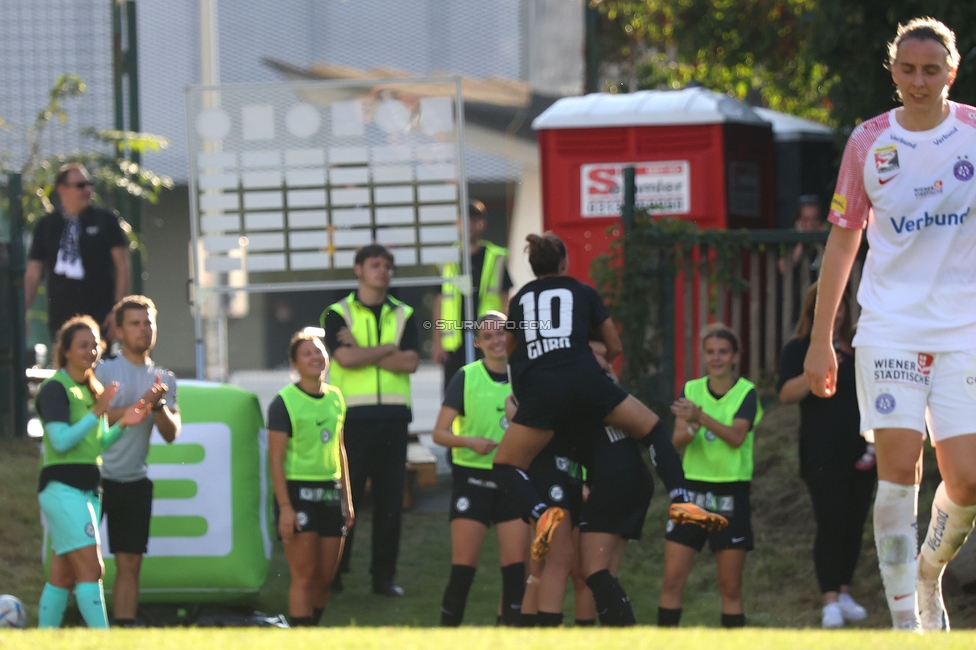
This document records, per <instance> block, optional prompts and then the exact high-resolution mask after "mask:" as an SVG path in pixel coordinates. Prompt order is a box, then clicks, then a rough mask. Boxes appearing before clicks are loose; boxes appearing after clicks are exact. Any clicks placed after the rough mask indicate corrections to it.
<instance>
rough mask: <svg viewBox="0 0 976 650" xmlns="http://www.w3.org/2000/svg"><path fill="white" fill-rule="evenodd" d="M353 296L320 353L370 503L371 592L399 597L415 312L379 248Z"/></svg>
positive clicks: (326, 316) (360, 262) (360, 257)
mask: <svg viewBox="0 0 976 650" xmlns="http://www.w3.org/2000/svg"><path fill="white" fill-rule="evenodd" d="M354 261H355V264H354V267H353V268H354V270H355V272H356V277H357V278H358V279H359V287H358V288H357V289H356V291H354V292H352V293H350V294H349V295H348V296H346V297H345V298H343V299H342V300H340V301H339V302H337V303H335V304H332V305H330V306H329V308H328V309H326V310H325V311H324V312H323V313H322V317H321V323H322V327H323V328H324V329H325V347H326V349H327V350H328V352H329V354H330V355H331V356H332V370H331V372H330V381H331V382H332V384H334V385H335V386H336V388H338V389H339V390H340V391H342V395H343V397H345V399H346V406H347V407H348V413H347V415H346V428H345V431H346V434H345V445H346V453H347V454H348V457H349V480H350V483H351V486H352V501H353V506H354V507H355V508H356V510H360V509H361V507H362V499H363V492H364V491H365V489H366V479H367V478H369V479H370V485H371V491H372V496H373V533H372V537H373V539H372V543H373V545H372V562H371V563H370V573H371V574H372V575H373V592H374V593H377V594H380V595H383V596H393V597H396V596H402V595H403V589H402V588H401V587H400V586H399V585H397V584H396V583H395V582H394V581H393V577H394V575H395V574H396V564H397V557H398V555H399V553H400V520H401V517H402V514H403V482H404V479H405V476H406V471H407V469H406V467H407V425H408V424H409V423H410V419H411V417H412V414H411V410H410V375H411V374H412V373H414V372H416V371H417V364H418V362H419V360H420V356H419V354H418V352H417V351H418V349H419V344H418V335H417V323H416V321H415V320H414V318H413V307H411V306H409V305H406V304H404V303H402V302H400V301H399V300H397V299H396V298H393V297H391V296H390V295H389V294H388V293H387V290H388V289H389V287H390V280H392V279H393V255H392V254H391V253H390V251H388V250H387V249H386V248H384V247H383V246H380V245H379V244H370V245H369V246H365V247H363V248H361V249H360V250H359V251H358V252H357V253H356V259H355V260H354ZM355 530H356V528H355V526H353V528H352V529H351V530H350V531H349V535H348V537H347V538H346V545H345V548H344V549H343V551H342V562H341V563H340V565H339V571H340V574H336V583H335V584H333V587H332V590H333V591H339V590H341V589H342V582H341V578H340V575H341V573H348V571H349V559H350V557H351V555H352V540H353V535H354V533H355Z"/></svg>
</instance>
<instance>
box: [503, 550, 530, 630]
mask: <svg viewBox="0 0 976 650" xmlns="http://www.w3.org/2000/svg"><path fill="white" fill-rule="evenodd" d="M524 595H525V562H516V563H515V564H509V565H508V566H503V567H502V616H501V618H502V624H503V625H506V626H508V627H518V626H519V623H520V618H521V616H520V614H521V613H522V597H523V596H524Z"/></svg>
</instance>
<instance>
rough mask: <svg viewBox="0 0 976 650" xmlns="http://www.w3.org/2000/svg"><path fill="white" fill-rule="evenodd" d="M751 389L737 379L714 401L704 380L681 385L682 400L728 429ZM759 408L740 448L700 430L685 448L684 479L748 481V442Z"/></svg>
mask: <svg viewBox="0 0 976 650" xmlns="http://www.w3.org/2000/svg"><path fill="white" fill-rule="evenodd" d="M753 389H755V385H754V384H753V383H752V382H750V381H749V380H748V379H742V378H740V379H739V380H738V381H737V382H735V384H734V385H733V386H732V388H731V389H730V390H729V392H727V393H726V394H725V395H722V397H721V398H719V399H715V398H714V397H712V394H711V393H710V392H708V377H702V378H700V379H693V380H692V381H689V382H688V383H686V384H685V397H686V398H687V399H689V400H691V401H692V402H694V403H695V404H696V405H698V406H700V407H701V409H702V411H704V412H705V413H706V414H707V415H709V416H711V417H712V418H714V419H715V420H717V421H718V422H720V423H722V424H724V425H726V426H732V420H733V419H734V418H735V414H736V412H737V411H738V410H739V407H740V406H742V401H743V400H744V399H745V398H746V395H748V394H749V391H751V390H753ZM762 414H763V410H762V405H761V404H759V403H757V404H756V419H755V420H753V426H752V428H751V429H749V433H747V434H746V439H745V440H744V441H743V442H742V445H741V446H740V447H739V448H738V449H735V448H733V447H732V446H731V445H730V444H729V443H727V442H725V441H724V440H722V439H721V438H719V437H718V436H716V435H715V434H714V433H712V432H711V431H708V430H707V429H706V428H705V427H700V428H699V429H698V433H697V434H695V437H694V438H692V439H691V442H690V443H688V446H687V447H685V455H684V459H683V461H682V465H683V466H684V469H685V478H689V479H692V480H695V481H711V482H712V483H729V482H732V481H751V480H752V443H753V438H754V434H755V430H756V424H758V423H759V420H760V419H762Z"/></svg>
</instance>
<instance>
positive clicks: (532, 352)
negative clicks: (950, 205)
mask: <svg viewBox="0 0 976 650" xmlns="http://www.w3.org/2000/svg"><path fill="white" fill-rule="evenodd" d="M554 300H558V301H559V311H558V313H557V319H556V320H557V321H558V323H559V326H558V327H554V326H553V325H554V323H553V311H552V303H553V301H554ZM519 305H521V307H522V322H523V332H524V333H525V343H526V350H527V352H528V355H529V358H530V359H537V358H539V357H540V356H542V355H543V354H545V353H546V352H549V351H550V350H558V349H560V348H568V347H570V343H569V336H570V335H571V334H572V333H573V292H572V291H570V290H569V289H546V290H545V291H542V292H540V293H539V297H538V300H536V294H535V291H528V292H526V293H524V294H522V297H521V299H519ZM540 335H541V336H542V339H541V340H539V336H540Z"/></svg>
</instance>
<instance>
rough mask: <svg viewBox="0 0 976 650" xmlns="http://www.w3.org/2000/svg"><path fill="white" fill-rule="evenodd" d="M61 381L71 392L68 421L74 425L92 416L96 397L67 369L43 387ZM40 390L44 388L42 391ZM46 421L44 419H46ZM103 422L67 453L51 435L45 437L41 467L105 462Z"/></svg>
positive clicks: (47, 381) (66, 391)
mask: <svg viewBox="0 0 976 650" xmlns="http://www.w3.org/2000/svg"><path fill="white" fill-rule="evenodd" d="M52 381H53V382H57V383H59V384H61V385H62V386H64V392H65V393H67V394H68V409H69V411H68V418H69V419H70V422H68V424H74V423H75V422H77V421H78V420H80V419H81V418H83V417H85V416H86V415H88V413H89V411H91V410H92V408H93V407H94V406H95V398H94V397H93V396H92V394H91V391H90V390H89V389H88V386H86V385H85V384H79V383H77V382H76V381H75V380H74V379H72V378H71V376H70V375H68V373H66V372H65V371H64V370H58V371H57V372H56V373H54V375H53V376H52V377H51V378H49V379H46V380H44V383H42V384H41V390H43V389H44V386H46V385H47V384H48V383H49V382H52ZM38 393H40V391H38ZM42 421H43V418H42ZM101 424H102V423H101V421H99V422H98V423H97V424H96V425H95V426H94V427H92V430H91V431H89V432H88V434H87V435H86V436H85V437H84V438H82V440H81V442H79V443H78V444H77V445H75V446H74V447H72V448H71V449H69V450H68V451H66V452H64V453H63V454H62V453H60V452H58V451H57V450H56V449H55V448H54V446H53V445H51V441H50V440H49V439H48V437H47V436H44V452H43V453H44V455H43V457H42V458H41V466H42V467H48V466H49V465H67V464H84V465H101V464H102V427H101V426H100V425H101Z"/></svg>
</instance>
